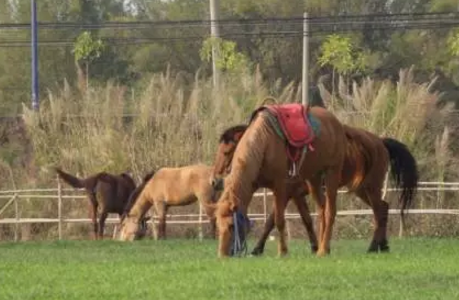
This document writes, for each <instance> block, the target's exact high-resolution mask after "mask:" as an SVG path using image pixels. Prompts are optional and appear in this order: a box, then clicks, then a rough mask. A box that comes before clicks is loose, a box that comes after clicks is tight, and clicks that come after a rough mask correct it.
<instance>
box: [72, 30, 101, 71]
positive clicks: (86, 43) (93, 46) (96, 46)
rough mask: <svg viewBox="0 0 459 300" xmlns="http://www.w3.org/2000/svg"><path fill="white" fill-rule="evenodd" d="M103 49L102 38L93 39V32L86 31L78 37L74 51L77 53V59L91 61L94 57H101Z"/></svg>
mask: <svg viewBox="0 0 459 300" xmlns="http://www.w3.org/2000/svg"><path fill="white" fill-rule="evenodd" d="M103 50H104V43H103V42H102V40H101V39H93V37H92V35H91V32H89V31H84V32H83V33H81V34H80V35H79V36H78V37H77V39H76V41H75V45H74V47H73V50H72V52H73V53H74V55H75V60H76V61H78V62H80V61H83V62H85V63H90V62H91V61H93V60H94V59H96V58H99V57H100V56H101V55H102V52H103Z"/></svg>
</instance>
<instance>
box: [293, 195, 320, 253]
mask: <svg viewBox="0 0 459 300" xmlns="http://www.w3.org/2000/svg"><path fill="white" fill-rule="evenodd" d="M293 201H294V202H295V204H296V207H297V208H298V212H299V213H300V216H301V220H302V221H303V225H304V227H305V228H306V231H307V232H308V237H309V243H310V244H311V252H312V253H316V252H317V250H318V246H317V236H316V232H315V231H314V225H313V222H312V218H311V213H310V211H309V207H308V204H307V203H306V199H305V197H294V198H293Z"/></svg>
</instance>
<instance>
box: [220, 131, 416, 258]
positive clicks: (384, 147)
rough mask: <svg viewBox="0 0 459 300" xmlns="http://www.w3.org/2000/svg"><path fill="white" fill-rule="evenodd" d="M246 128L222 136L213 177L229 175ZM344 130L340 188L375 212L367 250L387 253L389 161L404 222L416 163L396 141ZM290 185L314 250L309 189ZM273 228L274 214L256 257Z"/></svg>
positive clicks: (413, 189)
mask: <svg viewBox="0 0 459 300" xmlns="http://www.w3.org/2000/svg"><path fill="white" fill-rule="evenodd" d="M246 129H247V125H237V126H234V127H231V128H229V129H227V130H225V132H224V133H223V134H222V135H221V138H220V144H219V147H218V152H217V156H216V161H215V168H214V172H213V177H214V178H215V177H219V176H222V175H225V174H226V173H228V172H229V168H230V166H231V161H232V159H233V154H234V150H235V149H236V146H237V144H238V142H239V140H240V138H241V137H242V135H243V134H244V132H245V130H246ZM344 130H345V132H346V137H347V142H348V147H347V149H348V150H347V152H346V158H345V161H344V168H343V172H342V176H341V184H340V186H347V187H348V188H349V191H350V192H354V193H355V194H356V195H357V196H358V197H359V198H361V199H362V201H364V202H365V203H367V204H368V205H369V206H371V208H372V209H373V212H374V224H375V231H374V236H373V240H372V241H371V244H370V247H369V249H368V251H369V252H377V251H378V250H379V251H388V250H389V245H388V242H387V237H386V234H387V228H386V226H387V216H388V205H387V203H386V202H384V201H383V200H382V199H381V193H380V191H381V189H382V187H383V184H384V180H385V178H384V176H385V174H386V172H387V170H388V164H389V162H390V165H391V175H392V177H393V178H394V183H395V185H396V187H397V188H400V189H401V190H402V193H401V195H400V203H401V208H402V209H401V213H402V220H403V211H404V209H405V208H408V207H409V206H410V205H411V203H412V200H413V197H414V192H415V190H416V188H417V183H418V170H417V165H416V160H415V159H414V157H413V155H412V154H411V153H410V151H409V150H408V149H407V147H406V146H405V145H404V144H402V143H400V142H399V141H397V140H394V139H390V138H383V139H381V138H379V137H377V136H376V135H374V134H372V133H370V132H368V131H366V130H363V129H358V128H354V127H350V126H347V125H344ZM257 184H258V186H259V187H267V188H269V187H268V186H266V185H265V184H264V183H263V182H262V181H259V182H257ZM290 185H291V186H293V185H296V186H298V191H297V192H296V193H297V194H296V196H293V200H294V201H295V204H296V205H297V206H298V211H299V213H300V216H301V218H302V220H303V223H304V225H305V226H306V229H307V232H308V235H309V240H310V243H311V248H312V249H313V250H314V241H315V234H314V229H311V227H312V225H311V224H312V220H311V217H310V215H309V210H308V207H307V204H306V202H305V199H304V195H307V194H308V189H307V186H305V185H303V184H301V183H291V184H290ZM301 190H303V191H301ZM304 207H306V208H304ZM273 228H274V212H271V214H270V215H269V217H268V219H267V222H266V224H265V228H264V232H263V234H262V237H261V238H260V239H259V241H258V242H257V245H256V246H255V248H254V250H253V251H252V254H253V255H260V254H262V253H263V251H264V246H265V242H266V239H267V238H268V235H269V233H270V232H271V231H272V229H273ZM311 231H312V233H311Z"/></svg>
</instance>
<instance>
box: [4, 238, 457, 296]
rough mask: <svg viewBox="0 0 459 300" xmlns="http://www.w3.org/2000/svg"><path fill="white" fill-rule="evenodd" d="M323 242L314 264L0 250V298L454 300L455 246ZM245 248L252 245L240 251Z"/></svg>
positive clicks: (166, 246) (199, 254)
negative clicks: (381, 247)
mask: <svg viewBox="0 0 459 300" xmlns="http://www.w3.org/2000/svg"><path fill="white" fill-rule="evenodd" d="M368 242H369V241H366V240H365V241H363V240H358V241H344V240H341V241H333V242H332V254H331V255H330V256H329V257H326V258H316V257H315V256H313V255H312V254H310V252H309V246H308V244H307V243H306V242H303V241H291V242H290V254H289V256H288V257H285V258H277V257H276V243H274V242H268V244H267V251H266V253H265V255H264V256H263V257H257V258H254V257H245V258H232V259H224V260H220V259H218V258H217V256H216V246H217V244H216V242H215V241H204V242H202V243H200V242H198V241H194V240H166V241H159V242H155V241H141V242H134V243H122V242H117V241H61V242H26V243H17V244H15V243H3V244H0V299H8V300H12V299H18V300H27V299H46V300H51V299H60V300H62V299H64V300H72V299H85V300H89V299H113V300H121V299H174V300H175V299H177V300H179V299H186V300H194V299H251V300H254V299H282V300H286V299H317V300H320V299H340V300H345V299H365V300H370V299H404V300H407V299H413V300H414V299H416V300H422V299H442V300H444V299H459V240H457V239H446V238H445V239H433V238H422V239H421V238H415V239H404V240H398V239H397V238H392V239H391V240H390V246H391V253H389V254H372V255H371V254H366V253H365V251H366V248H367V246H368ZM252 246H253V241H251V242H250V245H249V247H252Z"/></svg>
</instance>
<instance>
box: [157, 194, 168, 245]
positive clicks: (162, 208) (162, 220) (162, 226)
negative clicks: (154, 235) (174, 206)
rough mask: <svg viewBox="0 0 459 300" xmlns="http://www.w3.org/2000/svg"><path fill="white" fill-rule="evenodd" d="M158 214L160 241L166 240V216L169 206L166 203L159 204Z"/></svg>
mask: <svg viewBox="0 0 459 300" xmlns="http://www.w3.org/2000/svg"><path fill="white" fill-rule="evenodd" d="M155 207H156V212H157V213H158V240H160V239H165V238H166V215H167V206H166V203H165V202H163V201H161V202H157V203H156V205H155Z"/></svg>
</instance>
